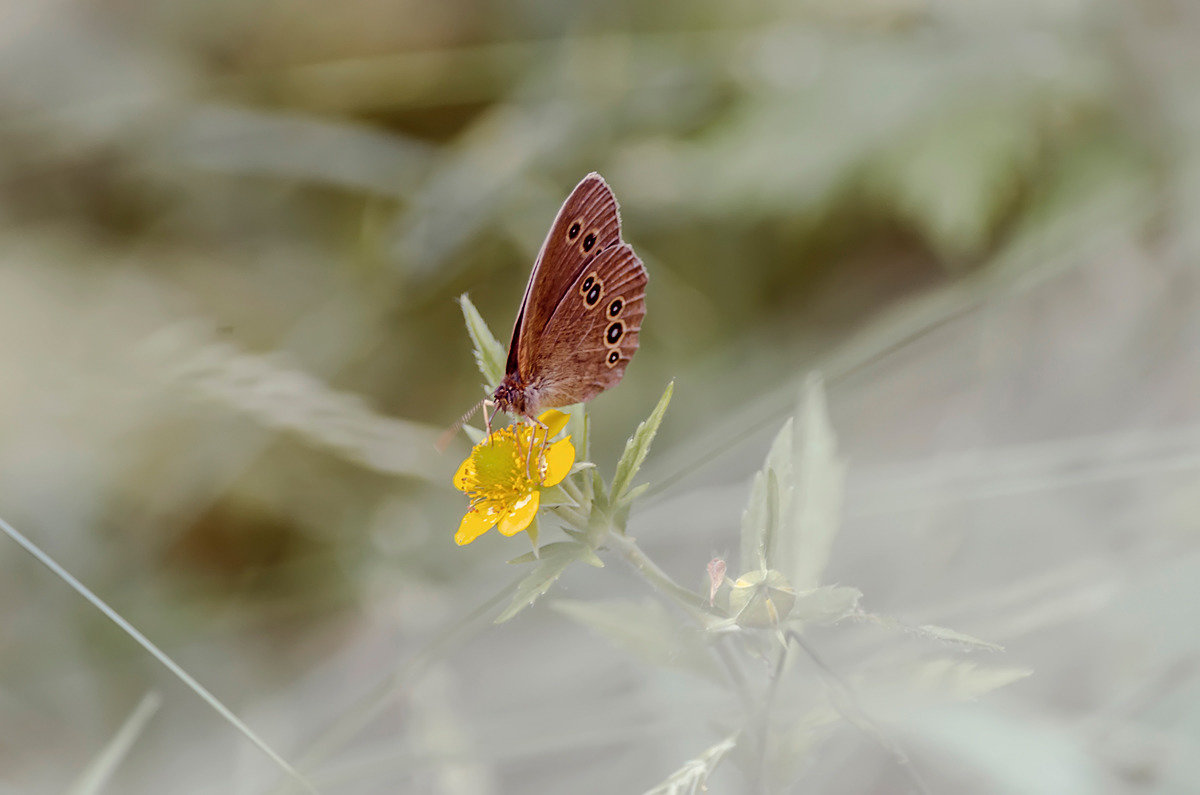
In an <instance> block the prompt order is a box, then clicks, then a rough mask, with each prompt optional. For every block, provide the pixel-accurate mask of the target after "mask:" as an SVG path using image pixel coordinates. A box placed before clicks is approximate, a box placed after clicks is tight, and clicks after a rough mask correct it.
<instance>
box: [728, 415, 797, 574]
mask: <svg viewBox="0 0 1200 795" xmlns="http://www.w3.org/2000/svg"><path fill="white" fill-rule="evenodd" d="M793 435H794V434H793V432H792V420H791V419H789V420H788V421H787V422H785V423H784V424H783V427H782V428H780V429H779V433H777V434H775V439H774V441H772V442H771V449H770V451H769V452H768V453H767V460H766V461H765V462H764V463H763V468H762V469H761V470H759V471H758V473H757V474H756V475H755V476H754V481H753V483H751V485H750V499H749V500H748V501H747V503H746V510H745V511H744V512H743V513H742V536H741V569H742V571H750V570H751V569H767V568H770V566H771V560H772V559H773V558H774V549H775V547H776V546H777V544H778V541H777V540H776V539H777V537H778V535H779V517H781V516H783V517H786V516H788V511H789V510H790V507H791V500H792V481H793V479H794V478H793V476H792V436H793Z"/></svg>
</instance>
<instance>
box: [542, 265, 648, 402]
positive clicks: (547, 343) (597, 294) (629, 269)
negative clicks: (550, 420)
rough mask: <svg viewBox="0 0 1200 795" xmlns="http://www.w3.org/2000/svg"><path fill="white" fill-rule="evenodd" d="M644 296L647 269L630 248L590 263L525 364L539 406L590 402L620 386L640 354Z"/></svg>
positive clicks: (562, 302) (563, 300) (563, 301)
mask: <svg viewBox="0 0 1200 795" xmlns="http://www.w3.org/2000/svg"><path fill="white" fill-rule="evenodd" d="M645 296H646V269H645V268H644V267H643V266H642V262H641V260H639V259H638V257H637V255H636V254H634V253H633V248H632V247H630V246H629V245H628V244H626V243H621V244H619V245H615V246H610V247H608V248H606V249H604V250H603V251H601V252H600V253H599V254H598V255H596V257H594V258H593V259H591V260H589V261H588V262H587V263H585V267H583V268H582V269H581V271H580V273H579V274H578V275H577V276H576V277H575V280H574V281H573V282H572V283H571V284H570V285H569V287H568V288H567V290H566V291H565V293H564V294H563V295H562V296H561V300H560V301H559V302H558V306H557V307H556V308H555V310H554V313H553V314H552V315H551V316H550V318H549V319H548V321H547V322H546V325H545V327H544V328H543V329H542V331H541V333H540V334H538V335H537V340H536V344H535V345H533V346H531V348H530V353H529V356H530V358H529V359H522V367H523V368H527V369H528V374H527V383H529V384H531V385H532V386H533V387H534V388H535V389H536V391H537V403H538V405H539V406H544V407H555V406H565V405H569V404H571V403H578V402H581V401H585V400H588V399H590V398H592V397H595V396H596V394H598V393H599V392H602V391H603V390H605V389H608V388H609V387H612V386H615V385H616V384H617V382H619V381H620V380H621V376H623V375H624V374H625V366H626V365H627V364H628V363H629V359H630V358H631V357H632V356H633V354H634V352H635V351H637V348H638V333H639V331H640V330H641V327H642V318H643V317H644V316H645V314H646V302H645Z"/></svg>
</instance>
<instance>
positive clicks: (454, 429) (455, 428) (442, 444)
mask: <svg viewBox="0 0 1200 795" xmlns="http://www.w3.org/2000/svg"><path fill="white" fill-rule="evenodd" d="M486 402H487V398H484V399H483V400H481V401H479V402H478V403H476V404H475V405H474V406H472V407H471V408H470V410H469V411H467V413H466V414H464V415H462V416H461V417H459V418H458V421H457V422H455V423H454V424H453V425H451V426H450V427H449V428H447V429H446V430H444V431H442V435H441V436H439V437H438V440H437V449H438V452H439V453H444V452H446V448H447V447H449V446H450V440H451V439H453V438H454V436H455V434H457V433H458V432H459V431H460V430H462V426H464V425H466V424H467V420H469V419H471V417H472V416H473V415H474V414H475V412H477V411H479V409H480V408H481V407H482V406H483V404H484V403H486Z"/></svg>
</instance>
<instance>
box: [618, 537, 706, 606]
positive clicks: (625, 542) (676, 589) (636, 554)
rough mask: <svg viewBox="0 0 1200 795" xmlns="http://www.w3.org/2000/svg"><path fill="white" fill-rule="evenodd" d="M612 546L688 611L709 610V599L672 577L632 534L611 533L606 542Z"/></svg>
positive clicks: (652, 583) (656, 586)
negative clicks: (707, 608) (652, 558)
mask: <svg viewBox="0 0 1200 795" xmlns="http://www.w3.org/2000/svg"><path fill="white" fill-rule="evenodd" d="M604 543H605V544H606V545H607V546H609V547H610V548H612V549H614V550H616V551H617V552H620V553H621V557H623V558H625V560H626V561H627V562H628V563H629V565H631V566H633V567H634V568H635V569H637V570H638V572H639V573H641V575H642V576H643V577H645V578H646V581H647V582H649V583H650V584H651V585H653V586H654V587H655V588H657V589H658V590H659V591H661V592H662V593H664V594H666V595H667V596H669V597H671V598H672V599H674V600H675V601H676V602H678V603H679V604H680V605H682V606H683V607H685V608H686V609H687V610H688V611H690V612H692V613H694V614H697V615H700V614H704V613H706V612H707V611H706V610H705V608H706V607H707V605H708V601H707V600H706V599H705V598H704V597H703V596H701V595H700V594H698V593H696V592H695V591H692V590H689V589H687V588H684V587H683V586H682V585H680V584H679V583H677V582H675V581H674V580H672V579H671V577H670V575H668V574H667V573H666V572H665V571H663V570H662V569H660V568H659V567H658V564H657V563H655V562H654V561H653V560H651V559H650V558H649V557H648V556H647V555H646V553H645V552H643V551H642V548H641V547H639V546H638V544H637V541H635V540H634V539H633V538H631V537H630V536H627V535H624V534H623V533H609V534H608V538H606V539H605V542H604Z"/></svg>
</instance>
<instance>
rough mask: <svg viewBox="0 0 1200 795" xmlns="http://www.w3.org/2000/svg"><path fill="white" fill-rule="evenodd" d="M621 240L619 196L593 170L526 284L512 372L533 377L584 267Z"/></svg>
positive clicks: (509, 369)
mask: <svg viewBox="0 0 1200 795" xmlns="http://www.w3.org/2000/svg"><path fill="white" fill-rule="evenodd" d="M620 240H621V218H620V215H619V213H618V210H617V199H616V197H615V196H614V195H613V192H612V191H611V190H610V189H609V187H608V185H607V184H606V183H605V181H604V179H603V177H601V176H600V175H599V174H596V173H592V174H588V175H587V176H586V177H584V178H583V180H582V181H581V182H580V183H579V184H578V185H576V186H575V189H574V190H573V191H571V195H570V196H568V197H567V200H566V201H565V202H563V206H562V209H560V210H559V211H558V217H557V218H555V219H554V224H553V226H551V227H550V233H549V234H547V235H546V241H545V242H544V243H542V250H541V252H539V254H538V258H537V261H536V262H535V263H534V266H533V273H532V274H530V276H529V284H528V285H527V286H526V287H525V298H524V299H523V300H522V301H521V309H520V311H519V312H518V313H517V322H516V323H515V324H514V326H513V336H512V341H511V342H510V343H509V348H508V364H507V367H506V370H507V372H509V373H515V374H519V375H520V376H521V378H522V380H523V381H528V380H529V378H530V376H531V374H532V370H531V365H532V362H533V361H534V360H535V359H536V358H538V354H539V351H540V350H541V349H542V348H543V347H544V346H545V345H546V344H547V343H546V341H545V340H544V339H543V337H542V335H541V331H542V330H543V329H544V328H545V327H546V325H547V323H548V322H549V321H550V319H551V317H552V316H554V315H555V314H556V313H557V310H558V308H559V305H560V302H561V301H562V300H563V298H564V297H565V296H567V295H569V292H568V291H569V290H570V289H571V287H572V285H574V284H576V283H577V281H578V280H579V279H580V274H581V272H582V270H583V269H584V266H585V265H586V264H587V263H588V262H589V261H590V260H594V259H596V258H597V257H598V256H599V255H600V253H601V252H603V251H604V250H605V249H607V248H610V247H612V246H614V245H616V244H617V243H619V242H620Z"/></svg>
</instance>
